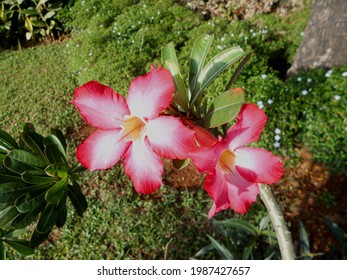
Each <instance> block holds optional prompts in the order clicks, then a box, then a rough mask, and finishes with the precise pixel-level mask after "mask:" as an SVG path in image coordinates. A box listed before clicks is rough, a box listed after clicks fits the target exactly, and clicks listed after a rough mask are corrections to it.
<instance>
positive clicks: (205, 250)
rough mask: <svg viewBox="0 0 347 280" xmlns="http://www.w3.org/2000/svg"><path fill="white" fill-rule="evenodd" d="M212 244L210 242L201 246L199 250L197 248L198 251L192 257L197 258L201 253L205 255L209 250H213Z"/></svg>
mask: <svg viewBox="0 0 347 280" xmlns="http://www.w3.org/2000/svg"><path fill="white" fill-rule="evenodd" d="M214 248H215V247H214V246H213V245H212V244H209V245H207V246H205V247H204V248H202V249H201V250H199V252H197V253H196V254H195V255H194V258H199V257H201V256H203V255H206V254H208V253H209V252H211V251H213V250H214Z"/></svg>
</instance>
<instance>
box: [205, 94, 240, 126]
mask: <svg viewBox="0 0 347 280" xmlns="http://www.w3.org/2000/svg"><path fill="white" fill-rule="evenodd" d="M244 102H245V95H244V91H243V90H242V89H241V88H236V89H231V90H228V91H226V92H223V93H222V94H221V95H219V96H218V97H216V98H215V99H214V100H213V102H212V104H211V106H210V108H209V110H208V111H207V114H206V116H205V118H204V120H203V127H205V128H212V127H219V126H221V125H223V124H225V123H228V122H230V121H232V120H233V119H234V118H235V117H236V116H237V114H238V113H239V112H240V110H241V107H242V105H243V103H244Z"/></svg>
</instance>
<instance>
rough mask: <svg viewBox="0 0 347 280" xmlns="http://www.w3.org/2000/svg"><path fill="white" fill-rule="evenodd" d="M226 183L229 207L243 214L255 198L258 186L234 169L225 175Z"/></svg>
mask: <svg viewBox="0 0 347 280" xmlns="http://www.w3.org/2000/svg"><path fill="white" fill-rule="evenodd" d="M225 178H226V182H227V185H228V196H229V201H230V208H232V209H233V210H234V211H235V212H237V213H240V214H245V213H246V212H247V211H248V208H249V207H250V206H251V204H252V203H253V202H255V201H256V200H257V195H258V193H259V186H258V184H257V183H252V182H249V181H247V180H246V179H245V178H243V177H242V176H241V175H240V173H239V172H238V171H237V170H235V171H234V172H233V173H229V174H227V175H226V176H225Z"/></svg>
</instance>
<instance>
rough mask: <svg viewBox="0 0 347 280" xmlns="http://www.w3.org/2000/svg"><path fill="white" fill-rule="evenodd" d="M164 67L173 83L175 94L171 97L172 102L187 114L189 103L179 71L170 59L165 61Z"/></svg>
mask: <svg viewBox="0 0 347 280" xmlns="http://www.w3.org/2000/svg"><path fill="white" fill-rule="evenodd" d="M165 67H166V68H167V69H168V70H169V71H170V73H171V75H172V77H173V79H174V82H175V93H174V95H173V97H172V101H173V102H174V103H176V104H177V105H179V106H181V107H182V109H183V110H184V111H185V112H187V111H188V102H189V97H188V90H187V87H186V84H185V83H184V80H183V78H182V75H181V73H180V70H179V68H178V66H177V65H176V64H175V63H174V62H173V60H171V59H168V60H166V61H165Z"/></svg>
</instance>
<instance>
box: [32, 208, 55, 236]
mask: <svg viewBox="0 0 347 280" xmlns="http://www.w3.org/2000/svg"><path fill="white" fill-rule="evenodd" d="M54 206H55V205H54V204H47V206H46V208H45V210H43V212H42V214H41V216H40V219H39V221H38V223H37V227H36V230H37V232H38V233H41V234H45V233H49V232H50V231H51V229H52V228H53V226H54V225H55V223H56V222H57V218H58V211H56V210H55V209H54Z"/></svg>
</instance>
